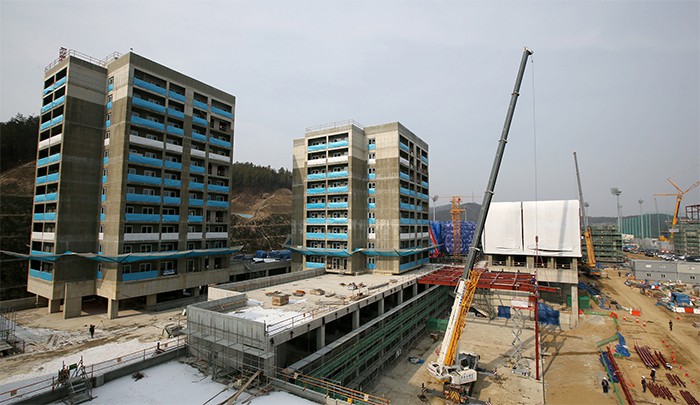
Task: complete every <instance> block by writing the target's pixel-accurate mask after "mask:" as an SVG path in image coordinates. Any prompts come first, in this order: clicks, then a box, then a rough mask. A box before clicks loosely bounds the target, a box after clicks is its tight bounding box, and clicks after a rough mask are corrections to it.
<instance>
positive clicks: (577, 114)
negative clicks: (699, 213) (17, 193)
mask: <svg viewBox="0 0 700 405" xmlns="http://www.w3.org/2000/svg"><path fill="white" fill-rule="evenodd" d="M523 46H528V47H530V48H531V49H532V50H533V51H534V55H533V56H532V59H531V61H532V62H531V63H528V66H527V68H526V71H525V75H524V80H523V84H522V88H521V91H520V97H519V100H518V105H517V107H516V110H515V113H514V118H513V125H512V127H511V130H510V135H509V138H508V144H507V147H506V151H505V155H504V158H503V163H502V166H501V170H500V174H499V177H498V181H497V184H496V188H495V195H494V201H521V200H523V201H526V200H535V199H537V200H560V199H577V198H578V191H577V186H576V174H575V168H574V161H573V152H574V151H576V152H577V155H578V159H579V166H580V172H581V181H582V183H583V193H584V197H585V201H586V202H588V203H589V204H590V207H589V215H591V216H615V215H616V202H615V197H614V196H613V195H612V194H611V192H610V189H611V188H612V187H617V188H619V189H620V190H622V195H621V196H620V203H621V205H622V214H623V216H624V215H637V214H639V213H640V209H641V211H643V212H644V213H655V212H656V207H655V204H654V195H653V194H655V193H675V192H676V190H675V188H674V187H673V186H672V185H671V184H670V183H669V182H668V181H667V178H671V179H672V180H673V181H674V182H675V183H676V184H678V185H679V186H680V187H681V188H682V189H684V190H685V189H686V188H688V187H689V186H691V185H692V184H693V183H694V182H696V181H698V180H700V118H699V117H700V2H698V1H658V2H655V1H644V2H634V1H578V2H577V1H554V0H550V1H534V2H528V1H518V2H515V1H483V2H482V1H381V0H380V1H321V0H318V1H308V0H305V1H301V0H299V1H294V0H288V1H264V0H262V1H260V0H259V1H147V0H141V1H117V2H112V1H57V0H55V1H40V0H34V1H25V0H21V1H14V0H0V120H2V121H6V120H8V119H9V118H11V117H12V116H14V115H15V114H17V113H22V114H24V115H30V114H34V115H35V114H38V112H39V108H40V102H41V87H42V82H43V73H44V67H45V66H46V65H48V64H49V63H51V62H52V61H53V60H54V59H56V58H57V57H58V51H59V48H60V47H66V48H69V49H75V50H77V51H79V52H82V53H84V54H88V55H91V56H93V57H96V58H98V59H101V58H103V57H105V56H107V55H109V54H111V53H112V52H114V51H118V52H121V53H126V52H129V50H130V49H133V52H135V53H138V54H140V55H142V56H144V57H147V58H149V59H152V60H154V61H156V62H158V63H161V64H163V65H165V66H168V67H170V68H172V69H175V70H178V71H180V72H182V73H184V74H186V75H189V76H192V77H194V78H196V79H198V80H200V81H203V82H205V83H207V84H210V85H212V86H214V87H217V88H219V89H221V90H223V91H226V92H228V93H231V94H233V95H235V96H236V117H235V118H236V119H235V121H236V122H235V140H234V159H235V160H236V161H239V162H253V163H256V164H259V165H265V166H266V165H270V166H272V167H274V168H279V167H286V168H288V169H291V165H292V142H293V139H295V138H301V137H303V136H304V132H305V129H306V128H308V127H312V126H316V125H319V124H325V123H330V122H336V121H343V120H348V119H353V120H355V121H357V122H359V123H361V124H363V125H366V126H370V125H377V124H382V123H387V122H395V121H399V122H401V123H402V124H403V125H404V126H406V127H407V128H409V129H410V130H411V131H412V132H413V133H415V134H416V135H418V136H419V137H421V138H422V139H423V140H424V141H426V142H427V143H428V145H429V151H430V195H431V196H435V195H438V196H440V197H441V199H439V200H438V205H442V204H447V203H448V202H449V197H450V196H452V195H463V196H469V198H465V199H464V201H471V200H472V198H471V196H474V197H475V198H474V200H475V201H476V202H481V201H482V199H483V194H484V190H485V189H486V184H487V181H488V177H489V173H490V171H491V166H492V163H493V158H494V155H495V152H496V147H497V144H498V139H499V137H500V134H501V130H502V128H503V123H504V120H505V116H506V112H507V110H508V104H509V102H510V98H511V92H512V91H513V85H514V82H515V77H516V74H517V70H518V66H519V62H520V58H521V56H522V50H523ZM640 199H642V200H643V201H644V203H643V204H642V205H641V207H640V204H639V203H638V200H640ZM656 201H657V204H658V209H659V211H660V212H661V213H672V211H673V207H674V204H675V198H673V197H657V200H656ZM687 204H700V187H697V188H695V190H693V191H691V192H689V193H687V194H686V195H685V197H684V199H683V204H682V207H684V206H685V205H687ZM682 209H683V208H682Z"/></svg>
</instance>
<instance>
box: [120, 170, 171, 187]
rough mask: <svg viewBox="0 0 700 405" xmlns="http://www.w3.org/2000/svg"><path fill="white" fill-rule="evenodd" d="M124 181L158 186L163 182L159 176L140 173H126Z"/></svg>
mask: <svg viewBox="0 0 700 405" xmlns="http://www.w3.org/2000/svg"><path fill="white" fill-rule="evenodd" d="M126 181H127V182H132V183H143V184H152V185H156V186H160V185H161V183H162V182H163V179H161V178H160V177H152V176H144V175H142V174H133V173H129V174H127V175H126Z"/></svg>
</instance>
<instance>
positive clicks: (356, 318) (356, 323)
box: [352, 309, 360, 330]
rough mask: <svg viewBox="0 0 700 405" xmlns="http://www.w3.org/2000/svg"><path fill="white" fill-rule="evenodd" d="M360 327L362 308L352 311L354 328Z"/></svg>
mask: <svg viewBox="0 0 700 405" xmlns="http://www.w3.org/2000/svg"><path fill="white" fill-rule="evenodd" d="M359 327H360V310H359V309H358V310H356V311H355V312H353V313H352V329H353V330H355V329H357V328H359Z"/></svg>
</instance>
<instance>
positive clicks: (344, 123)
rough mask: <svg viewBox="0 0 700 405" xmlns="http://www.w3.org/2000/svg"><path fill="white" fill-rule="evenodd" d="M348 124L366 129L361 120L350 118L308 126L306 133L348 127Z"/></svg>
mask: <svg viewBox="0 0 700 405" xmlns="http://www.w3.org/2000/svg"><path fill="white" fill-rule="evenodd" d="M347 126H356V127H358V128H360V129H362V130H364V129H365V127H364V125H362V124H360V123H359V122H357V121H355V120H352V119H350V120H345V121H336V122H329V123H327V124H320V125H316V126H313V127H308V128H306V133H309V132H315V131H321V130H324V129H333V128H341V127H347Z"/></svg>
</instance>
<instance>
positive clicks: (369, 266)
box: [367, 263, 377, 270]
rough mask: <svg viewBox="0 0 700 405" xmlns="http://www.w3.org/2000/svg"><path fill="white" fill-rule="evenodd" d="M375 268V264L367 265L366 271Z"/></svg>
mask: <svg viewBox="0 0 700 405" xmlns="http://www.w3.org/2000/svg"><path fill="white" fill-rule="evenodd" d="M376 268H377V264H376V263H367V270H375V269H376Z"/></svg>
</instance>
